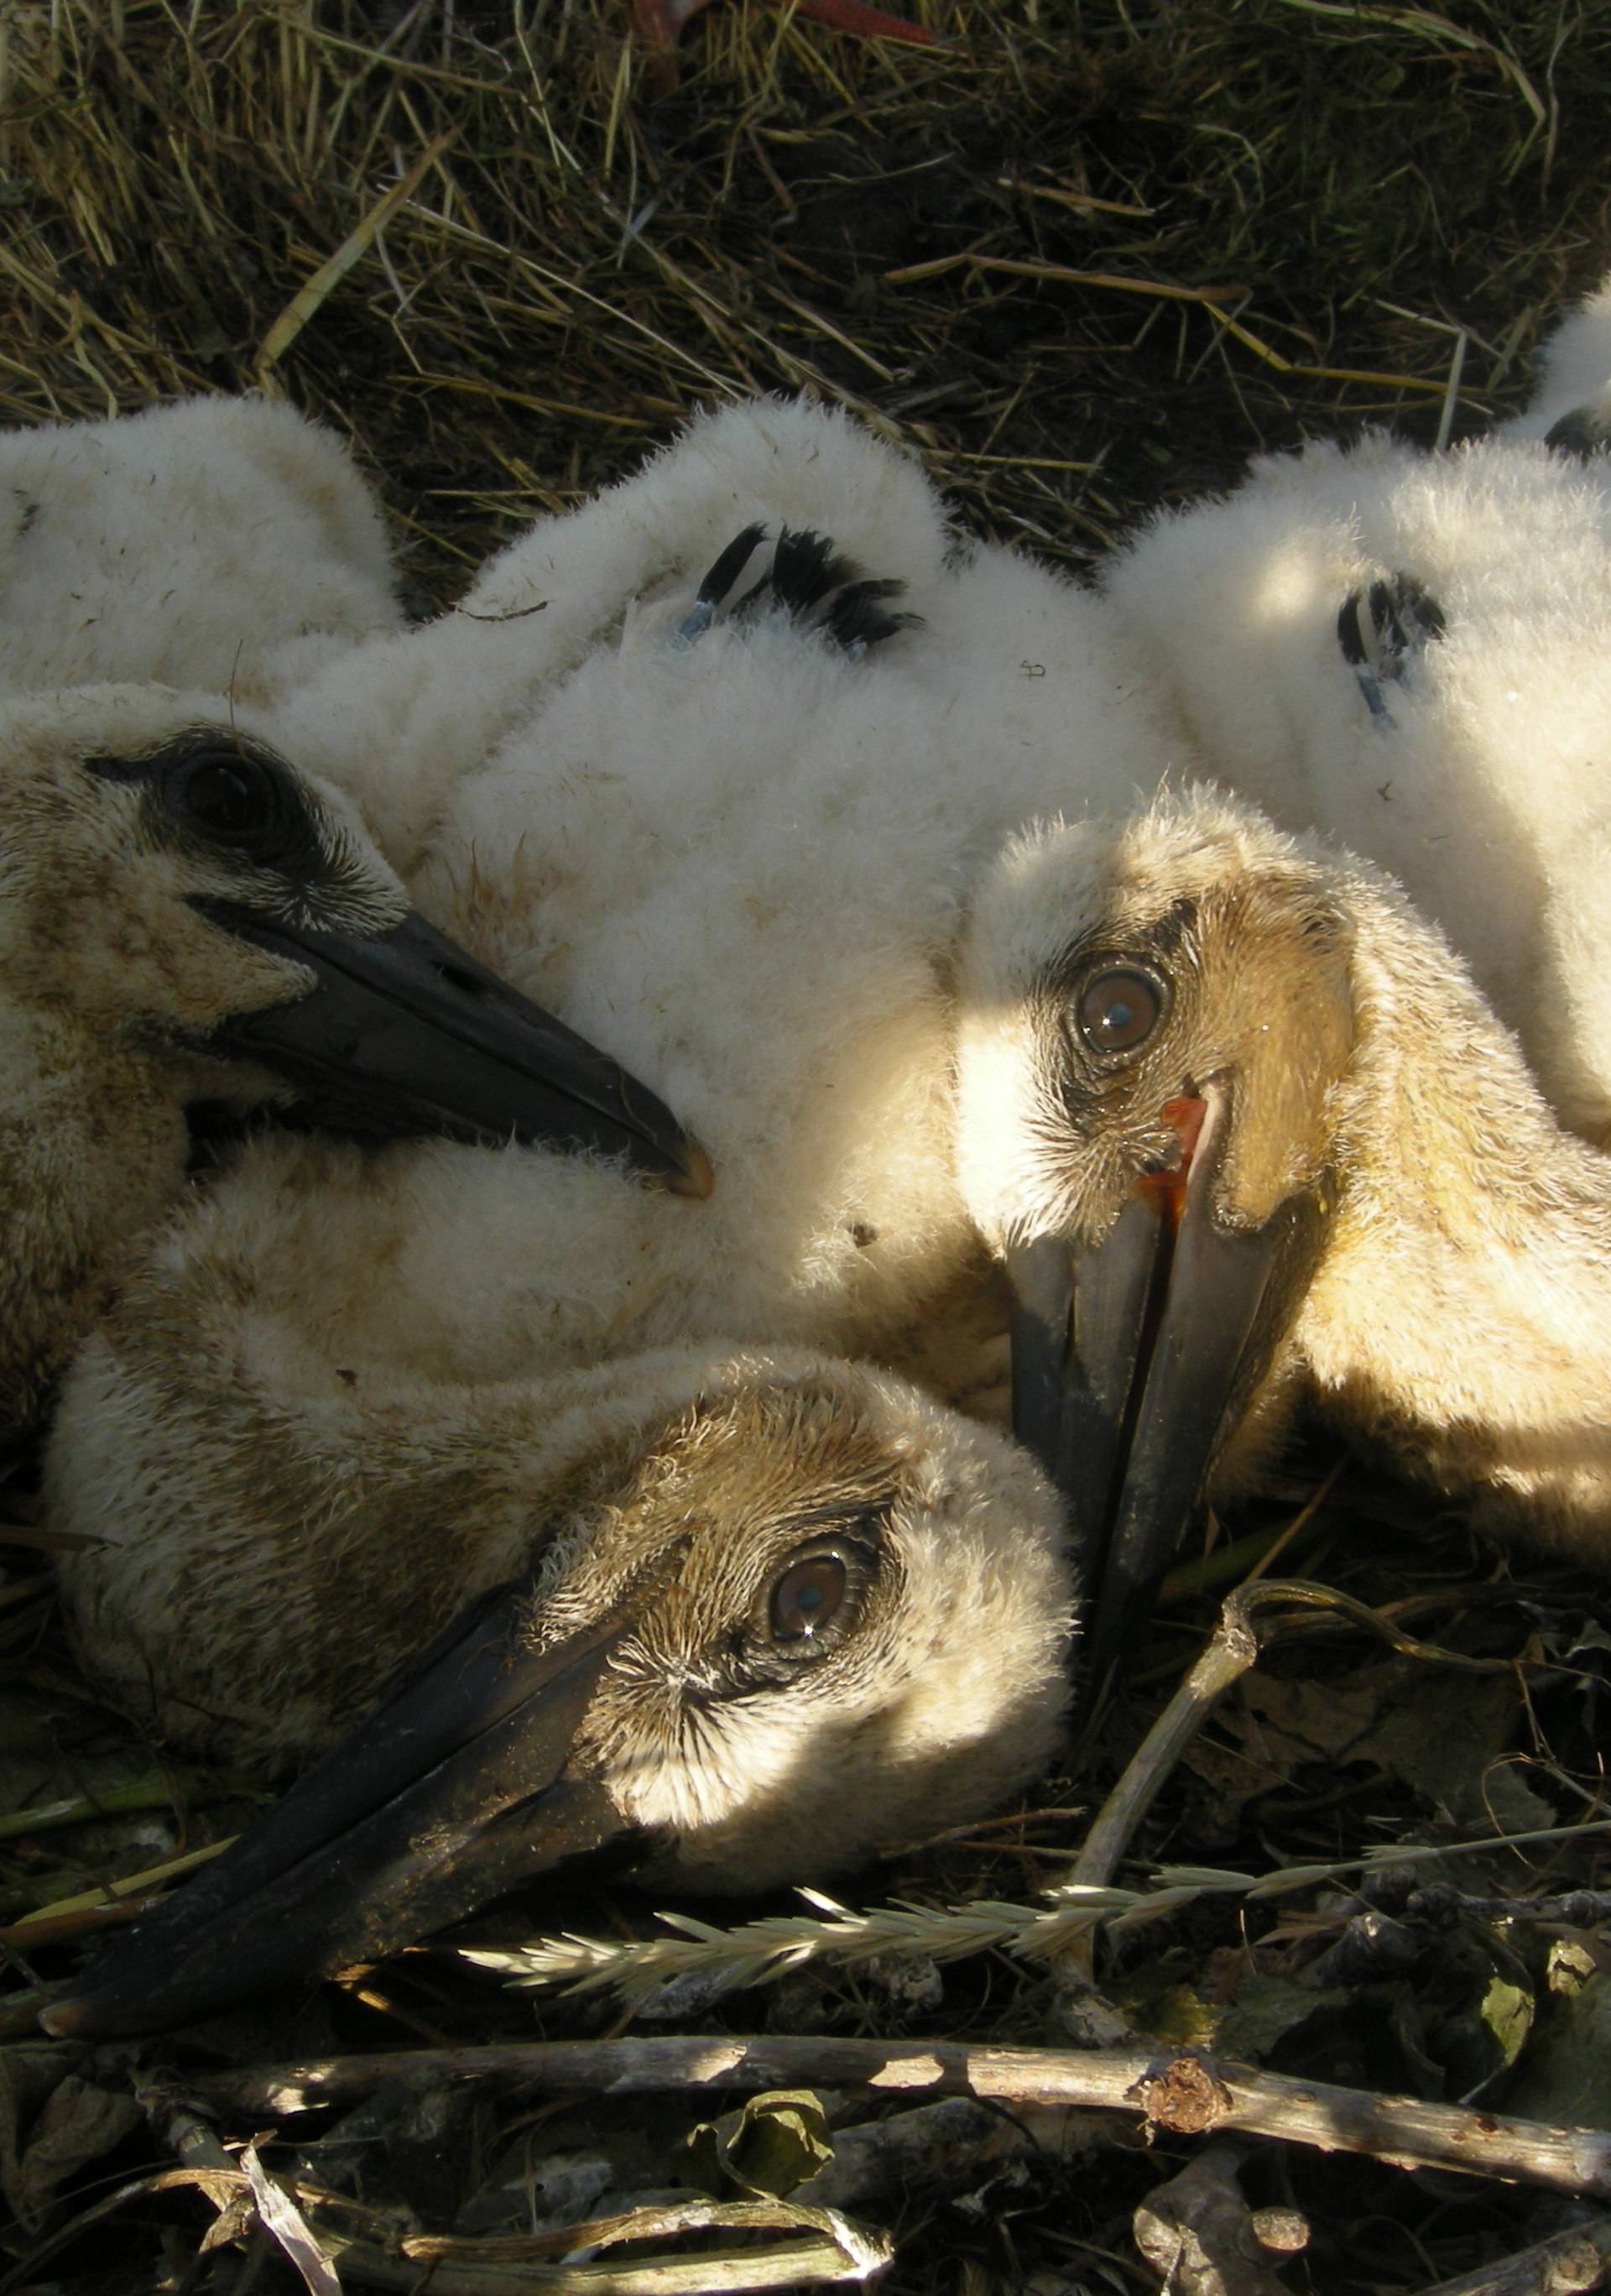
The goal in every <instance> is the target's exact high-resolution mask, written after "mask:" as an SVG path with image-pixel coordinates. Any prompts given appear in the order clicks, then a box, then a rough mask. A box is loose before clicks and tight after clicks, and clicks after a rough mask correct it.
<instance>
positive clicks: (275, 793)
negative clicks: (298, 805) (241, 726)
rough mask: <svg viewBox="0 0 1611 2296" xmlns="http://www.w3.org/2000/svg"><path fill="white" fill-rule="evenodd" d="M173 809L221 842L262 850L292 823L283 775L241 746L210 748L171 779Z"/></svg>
mask: <svg viewBox="0 0 1611 2296" xmlns="http://www.w3.org/2000/svg"><path fill="white" fill-rule="evenodd" d="M163 796H164V797H165V799H167V802H168V810H169V811H170V812H171V813H172V814H173V815H174V816H176V818H177V819H178V820H180V821H182V822H183V823H184V825H185V826H186V828H188V829H193V830H197V831H199V832H200V833H201V835H202V836H204V837H206V838H208V839H209V840H211V841H212V842H213V843H215V844H218V845H229V846H233V847H235V848H237V849H242V850H245V851H248V852H260V851H262V850H263V849H264V848H266V847H267V846H270V845H273V844H274V843H276V842H277V841H278V840H279V839H280V838H281V837H282V835H283V834H284V832H285V831H286V830H287V829H288V828H289V827H290V826H291V825H292V822H291V819H290V815H291V808H290V806H289V804H288V793H287V791H286V790H285V788H284V786H283V784H282V780H281V777H280V776H279V775H277V774H275V773H274V772H273V771H271V769H270V768H269V767H267V766H266V764H265V763H264V762H263V760H262V759H261V758H255V757H253V756H251V755H250V754H249V752H248V751H246V750H237V749H217V750H202V751H201V752H200V754H199V755H194V756H192V757H189V758H185V760H184V763H183V764H181V765H178V766H176V767H174V768H173V769H172V770H171V771H170V772H169V773H168V775H167V776H166V777H165V781H164V786H163Z"/></svg>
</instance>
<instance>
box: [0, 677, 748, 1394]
mask: <svg viewBox="0 0 1611 2296" xmlns="http://www.w3.org/2000/svg"><path fill="white" fill-rule="evenodd" d="M0 1044H3V1045H4V1061H3V1062H0V1073H3V1074H4V1091H3V1093H0V1196H3V1198H4V1204H5V1208H6V1217H5V1226H4V1236H3V1237H0V1427H4V1429H7V1430H11V1431H15V1430H16V1429H18V1428H20V1427H21V1426H23V1425H26V1424H27V1423H29V1420H30V1419H31V1418H32V1417H33V1415H35V1413H36V1412H37V1408H38V1406H39V1405H40V1403H41V1401H42V1399H43V1397H44V1395H45V1390H47V1388H48V1386H49V1383H50V1382H51V1380H52V1378H53V1376H54V1374H55V1373H56V1371H57V1370H58V1369H59V1368H60V1366H61V1364H62V1362H63V1361H64V1360H65V1358H66V1357H67V1356H68V1354H69V1353H70V1350H71V1349H72V1348H73V1347H74V1346H75V1345H76V1344H77V1342H78V1340H79V1339H80V1338H81V1337H82V1335H83V1333H85V1332H86V1330H87V1329H88V1327H89V1324H90V1323H91V1322H92V1320H93V1318H94V1315H95V1313H96V1310H97V1308H98V1307H99V1305H100V1303H101V1300H102V1297H103V1294H104V1292H105V1291H106V1288H107V1285H108V1283H110V1281H111V1280H112V1278H113V1276H114V1275H115V1274H116V1272H117V1270H118V1269H119V1266H120V1265H121V1264H122V1263H123V1261H124V1260H125V1259H126V1257H127V1254H128V1252H129V1251H130V1249H131V1247H132V1245H133V1243H134V1242H135V1240H136V1239H137V1237H138V1236H139V1234H141V1233H142V1231H143V1230H144V1229H146V1228H148V1227H149V1226H150V1225H151V1222H152V1221H153V1220H154V1219H155V1218H157V1217H158V1215H159V1213H160V1212H162V1211H163V1210H165V1209H166V1208H167V1207H168V1204H169V1203H170V1202H171V1201H173V1200H174V1199H175V1197H176V1196H177V1195H178V1194H179V1193H180V1192H181V1190H182V1188H183V1185H184V1170H185V1164H186V1158H187V1152H188V1138H187V1132H186V1124H185V1108H186V1104H187V1103H190V1102H192V1101H197V1100H204V1099H209V1098H225V1099H230V1100H233V1101H234V1102H235V1103H237V1104H241V1105H251V1104H253V1103H263V1102H265V1101H270V1100H274V1099H281V1100H283V1099H286V1098H288V1097H292V1096H298V1095H299V1097H300V1101H301V1103H302V1105H303V1106H304V1107H305V1108H306V1110H307V1112H308V1113H310V1114H312V1115H314V1116H315V1117H317V1118H321V1119H326V1120H331V1121H336V1122H339V1123H340V1124H341V1125H343V1126H345V1127H348V1128H352V1127H354V1126H356V1128H360V1129H364V1128H369V1129H373V1130H375V1131H378V1132H382V1133H384V1132H397V1131H437V1132H441V1131H446V1132H449V1133H452V1134H454V1135H456V1136H461V1137H465V1138H470V1139H482V1138H488V1137H491V1138H499V1137H503V1138H507V1137H509V1136H511V1134H513V1135H515V1136H519V1137H520V1138H523V1139H532V1138H544V1139H558V1140H560V1141H569V1142H571V1143H573V1144H577V1143H580V1144H588V1145H591V1146H593V1147H597V1148H601V1149H602V1150H604V1151H605V1152H607V1153H609V1152H622V1151H624V1152H626V1154H627V1155H628V1156H629V1157H630V1158H632V1159H633V1160H635V1161H637V1162H638V1163H639V1164H640V1166H642V1167H645V1168H647V1169H651V1170H655V1171H657V1172H659V1173H661V1174H663V1175H669V1176H670V1177H672V1178H673V1179H674V1180H675V1181H677V1182H680V1183H681V1184H682V1185H691V1186H692V1187H693V1188H694V1189H695V1191H696V1192H698V1191H699V1190H701V1189H703V1188H705V1187H707V1185H708V1173H707V1167H706V1166H705V1164H704V1160H703V1158H702V1157H701V1156H700V1154H699V1152H698V1151H697V1150H694V1149H692V1148H691V1144H689V1143H688V1142H687V1141H686V1140H685V1139H684V1138H683V1136H681V1135H680V1134H679V1132H678V1131H677V1128H676V1127H675V1123H674V1122H673V1120H672V1119H671V1118H670V1116H669V1114H668V1113H667V1111H666V1109H665V1108H664V1107H663V1106H662V1105H661V1103H659V1102H658V1100H656V1099H655V1098H654V1096H653V1095H650V1094H649V1093H648V1092H646V1091H644V1090H643V1089H642V1087H639V1086H637V1085H636V1084H635V1083H634V1080H633V1079H632V1078H629V1077H626V1075H625V1074H624V1073H623V1071H622V1070H619V1069H618V1068H617V1067H616V1065H615V1063H614V1062H610V1061H609V1060H607V1059H605V1058H604V1057H603V1056H602V1055H601V1054H598V1053H596V1052H594V1051H593V1048H592V1047H591V1046H588V1045H587V1044H586V1043H585V1042H584V1040H583V1039H581V1038H580V1037H577V1036H576V1035H574V1034H573V1033H572V1032H571V1031H570V1030H568V1029H565V1028H563V1027H562V1026H561V1024H560V1023H559V1022H558V1021H554V1020H552V1018H551V1017H550V1016H549V1015H548V1014H547V1013H544V1012H543V1011H541V1010H540V1009H539V1008H538V1007H536V1006H535V1005H531V1004H529V1003H528V1002H527V1000H526V999H525V998H523V997H520V996H516V995H514V994H513V993H512V992H511V990H509V989H507V988H504V986H503V984H502V983H501V982H500V981H498V980H496V979H495V977H494V976H493V975H492V974H490V973H488V972H487V971H486V969H485V968H484V967H482V966H480V965H478V964H476V963H475V961H474V959H473V958H470V957H469V956H467V955H465V954H464V952H463V951H462V950H461V949H459V948H457V947H455V946H454V944H453V943H452V942H450V941H448V940H446V939H444V938H443V937H442V936H441V935H440V934H438V933H435V932H434V931H432V929H431V928H430V927H429V926H428V925H427V924H426V923H425V922H424V921H423V919H421V918H420V917H419V916H418V915H417V914H414V913H413V911H412V910H411V908H410V905H409V902H408V899H407V897H406V895H405V893H404V891H403V889H402V887H401V886H400V884H399V883H398V881H397V878H396V877H395V876H394V875H393V874H392V873H391V871H390V870H389V869H388V867H387V866H386V865H385V863H384V862H382V861H381V859H380V856H379V855H378V854H377V853H376V852H375V851H374V850H373V849H372V847H371V845H370V844H369V842H368V840H367V839H366V838H365V837H364V835H363V833H362V832H361V831H360V830H359V829H358V827H357V825H356V822H355V821H354V820H353V818H352V816H351V811H350V808H348V806H347V804H346V803H345V802H344V800H342V799H340V798H339V797H338V796H337V795H336V793H335V792H334V791H331V790H329V789H323V788H320V787H318V786H317V785H315V783H312V782H311V781H309V780H307V778H306V777H304V776H303V775H299V774H298V773H297V772H296V771H295V770H294V769H293V768H292V767H290V766H288V765H287V764H286V763H285V762H284V760H283V759H282V758H279V757H278V756H276V755H275V753H274V751H273V750H271V749H269V748H268V747H267V746H266V744H265V743H264V742H262V741H261V740H260V739H258V737H257V736H256V735H255V734H252V733H251V732H249V730H247V729H246V728H245V727H243V726H229V725H219V724H217V723H216V722H211V723H209V705H208V704H207V703H205V702H196V701H193V700H188V699H186V698H185V697H183V696H180V695H176V694H173V693H168V692H167V691H166V690H165V689H163V688H160V687H142V688H118V687H100V688H95V689H93V690H91V691H90V692H88V693H83V694H76V695H75V694H53V695H50V696H47V697H38V698H36V699H34V700H31V701H29V700H23V701H15V702H12V704H11V705H10V706H9V707H5V708H3V709H0ZM288 1087H289V1089H288Z"/></svg>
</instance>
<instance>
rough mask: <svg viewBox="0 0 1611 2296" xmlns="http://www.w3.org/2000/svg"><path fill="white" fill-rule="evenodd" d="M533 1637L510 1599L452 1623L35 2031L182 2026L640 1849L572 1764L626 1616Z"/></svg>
mask: <svg viewBox="0 0 1611 2296" xmlns="http://www.w3.org/2000/svg"><path fill="white" fill-rule="evenodd" d="M533 1617H534V1611H533V1594H532V1582H531V1580H530V1579H522V1580H519V1581H515V1582H513V1583H511V1584H510V1585H507V1586H503V1587H496V1588H495V1589H494V1590H493V1592H492V1593H491V1594H490V1595H486V1596H484V1597H483V1598H482V1600H481V1601H480V1602H479V1603H476V1604H474V1605H473V1606H472V1607H471V1609H470V1610H469V1611H466V1612H464V1613H463V1614H462V1616H461V1617H460V1618H459V1619H457V1620H455V1621H454V1624H453V1626H452V1627H450V1628H448V1629H447V1631H446V1633H445V1634H444V1635H442V1636H438V1640H437V1641H436V1642H435V1643H434V1644H432V1645H431V1647H430V1648H429V1650H428V1651H427V1652H426V1653H425V1655H424V1657H423V1658H422V1659H421V1660H420V1661H418V1663H417V1664H416V1665H415V1666H414V1667H413V1669H410V1671H409V1673H408V1675H407V1677H406V1678H405V1679H404V1680H403V1681H402V1682H401V1683H400V1684H399V1685H397V1686H396V1687H395V1688H394V1690H393V1692H392V1693H391V1694H390V1695H389V1696H388V1698H387V1699H386V1700H385V1701H384V1702H382V1704H381V1705H380V1707H379V1708H378V1709H377V1710H375V1712H374V1713H372V1715H371V1716H370V1717H369V1718H368V1720H367V1721H365V1722H363V1723H361V1724H360V1725H359V1726H358V1727H357V1728H356V1730H355V1731H354V1732H352V1734H350V1735H349V1736H348V1738H346V1739H345V1740H343V1742H342V1743H341V1744H340V1745H339V1746H338V1747H337V1748H336V1750H335V1751H334V1752H333V1753H331V1754H329V1755H327V1756H326V1757H325V1759H323V1761H322V1762H320V1763H319V1764H317V1765H316V1767H315V1768H313V1769H312V1770H310V1771H309V1772H308V1773H307V1775H306V1776H305V1777H304V1778H302V1779H301V1780H300V1781H299V1782H298V1784H297V1785H296V1786H294V1787H293V1788H292V1790H291V1792H290V1793H289V1794H288V1795H287V1797H286V1799H285V1800H283V1801H282V1803H281V1804H280V1805H279V1807H278V1808H276V1809H274V1810H272V1811H271V1812H270V1813H269V1815H268V1816H266V1818H264V1820H263V1821H262V1823H261V1824H260V1825H256V1826H254V1827H253V1828H252V1829H251V1830H250V1832H249V1833H245V1834H243V1835H242V1836H241V1839H240V1841H237V1842H236V1843H235V1844H234V1845H233V1847H232V1848H231V1849H227V1850H225V1852H224V1854H223V1856H222V1857H219V1858H217V1860H216V1861H215V1862H214V1863H213V1864H212V1865H210V1866H206V1867H205V1868H204V1869H203V1870H202V1871H201V1872H200V1874H197V1875H196V1877H195V1879H194V1880H193V1881H192V1882H187V1883H186V1885H185V1886H184V1889H182V1890H179V1891H178V1892H177V1894H176V1896H174V1897H173V1898H170V1899H169V1900H168V1902H167V1903H166V1904H165V1905H163V1906H160V1907H158V1909H157V1910H156V1912H154V1913H152V1914H149V1915H146V1917H145V1919H144V1920H143V1921H141V1922H138V1923H135V1925H134V1927H133V1928H131V1929H130V1930H128V1931H126V1932H125V1933H124V1935H123V1936H122V1937H121V1938H119V1939H118V1941H117V1942H116V1944H114V1945H112V1946H111V1947H110V1948H109V1949H108V1950H107V1951H106V1952H105V1953H104V1954H102V1956H101V1957H100V1959H99V1960H98V1961H96V1962H95V1963H94V1964H92V1965H91V1967H90V1969H89V1970H88V1971H87V1972H86V1975H85V1978H84V1980H83V1981H82V1983H81V1984H80V1985H79V1987H78V1989H77V1990H69V1991H67V1992H66V1993H64V1994H63V1995H62V1996H61V1997H59V1998H58V1999H56V2000H55V2001H53V2003H52V2004H51V2005H50V2006H49V2007H48V2008H47V2009H45V2011H44V2012H42V2013H41V2021H42V2022H43V2024H44V2025H45V2028H46V2030H48V2031H50V2032H53V2033H57V2034H62V2035H75V2036H76V2035H85V2036H90V2037H94V2038H109V2039H110V2038H116V2037H119V2036H124V2035H129V2034H135V2033H151V2032H159V2031H162V2030H167V2029H168V2028H169V2027H172V2026H176V2025H184V2024H190V2023H192V2022H193V2021H195V2020H196V2019H198V2018H200V2017H205V2016H209V2015H211V2014H212V2013H215V2012H216V2011H218V2010H220V2009H224V2008H227V2007H229V2006H231V2005H233V2004H234V2003H235V2002H237V2001H240V2000H242V1999H244V1998H246V1997H248V1996H249V1995H251V1994H254V1993H258V1992H261V1991H263V1990H264V1989H266V1988H268V1987H271V1986H286V1985H294V1984H297V1983H299V1982H301V1981H302V1980H306V1979H307V1978H310V1977H313V1976H318V1975H325V1974H328V1973H329V1972H331V1971H332V1970H337V1969H343V1968H346V1967H348V1966H349V1965H350V1964H353V1963H355V1962H361V1961H372V1960H374V1959H376V1958H378V1957H379V1956H380V1955H382V1954H386V1953H389V1952H392V1951H394V1950H396V1949H397V1948H398V1947H400V1946H404V1945H409V1944H412V1943H413V1941H414V1940H415V1939H418V1938H421V1937H423V1936H425V1935H427V1934H428V1933H429V1931H433V1930H438V1929H441V1928H444V1927H445V1926H446V1925H447V1924H448V1923H452V1922H456V1921H461V1920H462V1919H463V1917H464V1916H465V1915H467V1914H470V1913H472V1912H473V1911H474V1910H475V1908H476V1907H478V1906H480V1905H483V1904H485V1903H486V1902H487V1900H488V1899H489V1898H495V1897H497V1896H499V1895H501V1894H502V1892H503V1891H504V1890H509V1889H512V1888H513V1887H515V1885H516V1884H517V1883H519V1882H523V1881H525V1880H527V1878H529V1877H530V1876H532V1875H535V1874H541V1873H544V1872H546V1871H548V1870H549V1869H550V1868H552V1867H553V1866H557V1865H559V1864H560V1863H561V1862H562V1861H563V1860H565V1859H568V1858H571V1857H577V1856H578V1855H581V1854H585V1853H587V1852H591V1851H596V1850H599V1849H602V1848H603V1847H604V1845H605V1844H606V1843H607V1842H609V1841H612V1840H617V1841H620V1843H621V1844H622V1846H623V1848H627V1847H629V1846H630V1844H631V1842H632V1841H637V1842H638V1843H639V1844H640V1845H642V1846H643V1847H647V1845H648V1841H649V1837H648V1836H647V1835H645V1834H642V1833H636V1832H635V1830H634V1828H633V1827H632V1826H631V1825H629V1824H628V1822H627V1821H626V1820H625V1819H624V1818H623V1817H622V1816H621V1815H620V1813H619V1812H618V1811H617V1808H616V1807H615V1805H614V1804H613V1803H612V1802H611V1801H610V1800H609V1796H608V1794H607V1793H606V1792H605V1790H604V1787H603V1785H602V1784H601V1782H600V1780H599V1779H598V1778H597V1777H596V1776H594V1775H589V1774H588V1772H587V1771H586V1769H585V1767H578V1766H577V1764H575V1763H574V1762H573V1744H574V1740H575V1737H576V1734H577V1728H578V1726H579V1725H580V1723H581V1720H582V1718H583V1716H584V1714H585V1712H586V1710H587V1707H588V1704H589V1702H590V1701H591V1699H592V1697H593V1693H594V1691H595V1689H596V1687H597V1685H598V1682H599V1678H600V1677H601V1675H602V1674H603V1672H604V1671H605V1669H606V1668H607V1667H608V1666H609V1661H610V1657H611V1653H612V1652H614V1650H615V1649H616V1647H617V1644H619V1643H620V1642H621V1640H622V1639H623V1637H624V1636H626V1634H627V1633H628V1632H629V1631H630V1628H631V1625H632V1619H631V1616H630V1614H629V1611H628V1610H627V1608H626V1606H622V1607H621V1608H619V1609H617V1611H613V1612H612V1613H611V1614H610V1615H609V1616H608V1617H606V1618H604V1619H602V1620H595V1621H593V1623H592V1624H590V1625H588V1626H586V1627H585V1628H580V1629H577V1630H576V1631H574V1632H572V1633H570V1634H568V1635H567V1636H564V1637H563V1639H561V1640H560V1641H558V1642H556V1643H552V1644H543V1645H541V1646H539V1647H537V1648H536V1649H533V1648H532V1647H531V1644H532V1641H533V1636H532V1624H533Z"/></svg>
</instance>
